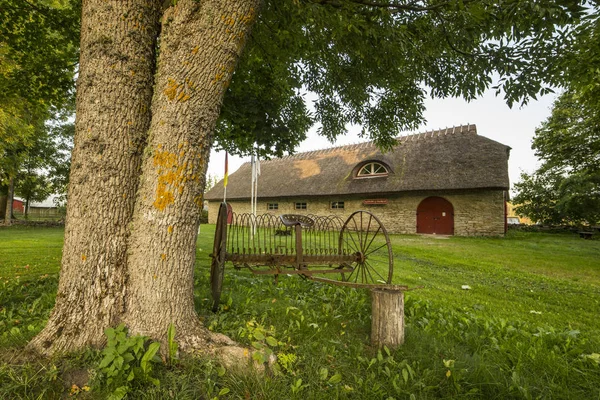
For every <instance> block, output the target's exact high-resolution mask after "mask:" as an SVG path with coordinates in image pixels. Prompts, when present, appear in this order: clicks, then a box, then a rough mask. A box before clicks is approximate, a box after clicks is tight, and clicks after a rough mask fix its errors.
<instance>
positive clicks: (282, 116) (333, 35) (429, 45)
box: [216, 0, 586, 156]
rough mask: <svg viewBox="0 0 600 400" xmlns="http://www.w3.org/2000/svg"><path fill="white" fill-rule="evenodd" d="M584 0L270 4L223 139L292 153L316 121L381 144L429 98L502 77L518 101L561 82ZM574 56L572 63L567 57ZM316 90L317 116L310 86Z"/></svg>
mask: <svg viewBox="0 0 600 400" xmlns="http://www.w3.org/2000/svg"><path fill="white" fill-rule="evenodd" d="M585 7H586V5H585V3H584V2H581V1H572V0H561V1H550V0H542V1H539V0H537V1H522V0H518V1H517V0H507V1H502V2H497V1H487V0H484V1H468V0H467V1H465V0H447V1H395V0H388V1H366V0H349V1H339V0H266V1H265V4H264V6H263V10H262V11H261V13H260V15H259V18H258V22H257V23H256V25H255V26H254V28H253V31H252V35H251V39H250V42H249V45H248V46H247V48H246V51H245V54H244V56H243V59H242V60H241V61H240V63H239V65H238V66H237V69H236V71H235V74H234V77H233V80H232V82H231V85H230V87H229V89H228V91H227V94H226V97H225V99H224V104H223V111H222V115H221V119H220V121H219V124H218V129H217V135H216V141H217V145H218V147H221V148H224V149H227V150H228V151H229V152H233V153H239V154H247V153H248V152H249V151H251V149H252V147H253V144H254V143H255V142H256V143H257V144H258V146H259V148H260V150H259V151H260V153H261V154H262V155H263V156H268V155H272V154H274V155H277V156H280V155H282V154H283V153H284V152H292V151H293V149H294V148H295V146H296V145H297V144H298V143H300V142H301V141H302V140H303V139H304V138H305V137H306V132H307V130H308V128H309V127H310V126H311V125H312V124H314V123H318V124H320V128H319V129H320V133H321V134H323V135H324V136H326V137H327V138H329V139H330V140H333V139H335V137H337V136H338V135H340V134H343V133H345V131H346V127H347V126H348V124H360V125H362V126H363V128H364V129H363V132H362V135H363V136H367V137H369V138H371V139H374V140H375V141H376V142H377V143H378V144H379V145H380V146H382V147H384V148H385V147H389V146H391V145H393V144H394V137H395V136H397V135H398V133H399V132H400V131H403V130H408V129H414V128H416V127H417V126H418V125H419V124H420V123H421V122H422V121H423V110H424V106H423V102H424V99H425V96H427V95H430V96H433V97H447V96H460V97H463V98H465V99H467V100H469V99H474V98H475V97H477V96H479V95H481V94H482V93H483V92H484V91H485V90H486V89H488V88H489V87H491V86H492V85H493V82H492V79H491V76H492V74H497V76H498V77H499V78H498V81H497V82H496V86H495V87H496V88H497V89H498V90H499V91H502V92H503V93H504V97H505V100H506V102H507V103H508V104H509V105H512V104H514V103H525V102H527V100H528V99H529V98H535V96H536V95H537V94H539V93H545V92H548V91H550V87H551V86H552V85H556V84H558V83H560V79H561V75H562V71H561V68H562V67H563V66H562V65H559V63H558V58H557V57H558V55H559V54H562V53H563V52H566V51H567V49H569V48H570V46H571V45H572V41H573V37H574V35H575V33H576V30H577V29H576V27H577V26H578V25H577V24H578V23H579V22H580V21H581V19H582V18H583V17H584V16H585V12H586V10H585ZM563 61H564V60H563ZM306 92H313V93H315V94H316V96H317V100H315V101H314V102H313V108H314V112H311V111H310V110H309V108H307V106H306V104H305V103H304V101H303V93H306Z"/></svg>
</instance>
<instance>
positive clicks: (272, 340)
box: [266, 336, 277, 347]
mask: <svg viewBox="0 0 600 400" xmlns="http://www.w3.org/2000/svg"><path fill="white" fill-rule="evenodd" d="M266 342H267V344H268V345H269V346H272V347H275V346H277V339H275V338H274V337H273V336H267V337H266Z"/></svg>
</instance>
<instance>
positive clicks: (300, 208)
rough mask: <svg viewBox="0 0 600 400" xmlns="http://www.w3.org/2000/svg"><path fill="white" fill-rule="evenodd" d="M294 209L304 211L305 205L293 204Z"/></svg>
mask: <svg viewBox="0 0 600 400" xmlns="http://www.w3.org/2000/svg"><path fill="white" fill-rule="evenodd" d="M294 208H295V209H296V210H306V203H295V205H294Z"/></svg>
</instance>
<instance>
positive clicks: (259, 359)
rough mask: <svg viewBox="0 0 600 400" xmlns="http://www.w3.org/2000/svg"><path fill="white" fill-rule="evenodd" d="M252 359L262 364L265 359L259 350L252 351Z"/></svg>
mask: <svg viewBox="0 0 600 400" xmlns="http://www.w3.org/2000/svg"><path fill="white" fill-rule="evenodd" d="M252 359H253V360H254V361H256V362H257V363H259V364H264V363H265V361H266V360H265V356H264V355H263V353H261V352H260V351H255V352H254V353H252Z"/></svg>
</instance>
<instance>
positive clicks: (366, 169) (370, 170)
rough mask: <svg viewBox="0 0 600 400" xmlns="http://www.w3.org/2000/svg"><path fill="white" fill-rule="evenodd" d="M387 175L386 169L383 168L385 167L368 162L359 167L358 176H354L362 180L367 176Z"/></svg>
mask: <svg viewBox="0 0 600 400" xmlns="http://www.w3.org/2000/svg"><path fill="white" fill-rule="evenodd" d="M388 173H389V172H388V170H387V168H386V167H385V165H383V164H381V163H378V162H369V163H366V164H365V165H363V166H362V167H360V169H359V170H358V174H356V176H357V177H359V178H363V177H367V176H385V175H387V174H388Z"/></svg>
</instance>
